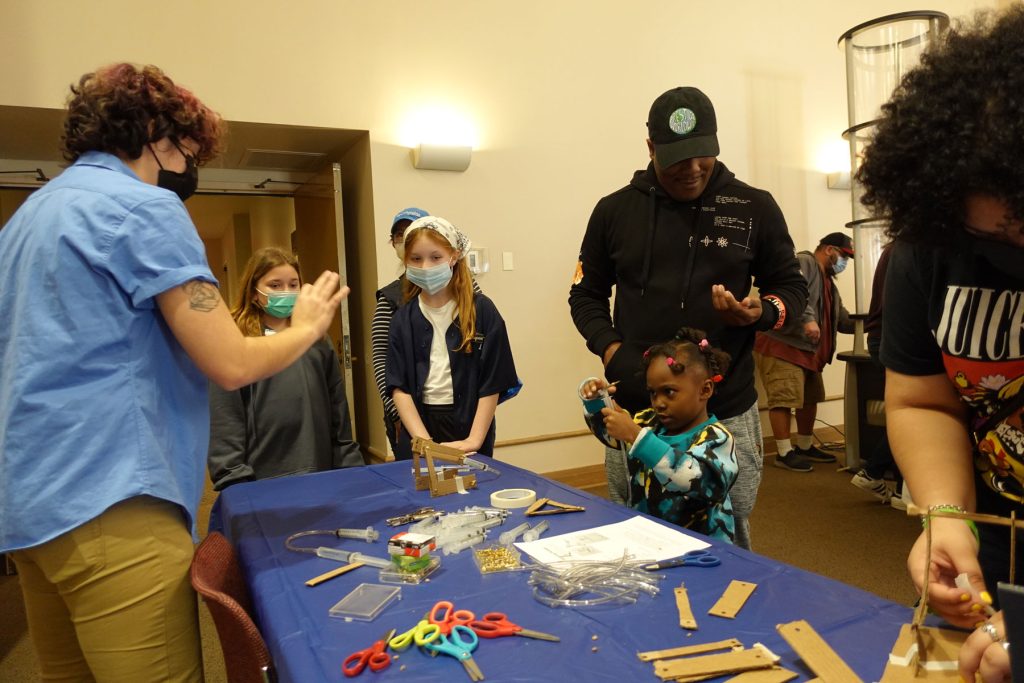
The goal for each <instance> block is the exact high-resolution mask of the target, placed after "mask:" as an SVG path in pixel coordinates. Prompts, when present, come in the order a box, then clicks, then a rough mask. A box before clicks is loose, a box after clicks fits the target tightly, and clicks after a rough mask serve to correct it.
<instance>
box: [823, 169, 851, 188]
mask: <svg viewBox="0 0 1024 683" xmlns="http://www.w3.org/2000/svg"><path fill="white" fill-rule="evenodd" d="M825 182H826V184H827V185H828V189H830V190H849V189H850V172H849V171H836V172H834V173H826V174H825Z"/></svg>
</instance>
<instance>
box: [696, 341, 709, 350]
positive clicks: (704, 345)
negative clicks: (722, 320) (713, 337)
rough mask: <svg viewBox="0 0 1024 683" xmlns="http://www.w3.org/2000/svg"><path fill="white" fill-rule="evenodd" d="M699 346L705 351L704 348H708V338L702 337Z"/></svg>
mask: <svg viewBox="0 0 1024 683" xmlns="http://www.w3.org/2000/svg"><path fill="white" fill-rule="evenodd" d="M697 346H699V347H700V350H701V351H703V350H704V349H706V348H708V340H707V339H701V340H700V343H699V344H697Z"/></svg>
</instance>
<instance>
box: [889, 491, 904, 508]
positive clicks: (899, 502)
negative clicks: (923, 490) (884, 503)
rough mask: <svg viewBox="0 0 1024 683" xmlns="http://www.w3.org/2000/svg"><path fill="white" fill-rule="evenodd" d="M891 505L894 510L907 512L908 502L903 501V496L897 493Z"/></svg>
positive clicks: (890, 501)
mask: <svg viewBox="0 0 1024 683" xmlns="http://www.w3.org/2000/svg"><path fill="white" fill-rule="evenodd" d="M897 493H898V492H897ZM889 505H891V506H892V509H893V510H900V511H902V512H906V511H907V501H905V500H903V496H900V495H897V494H896V493H894V494H893V496H892V498H890V499H889Z"/></svg>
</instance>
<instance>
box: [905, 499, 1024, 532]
mask: <svg viewBox="0 0 1024 683" xmlns="http://www.w3.org/2000/svg"><path fill="white" fill-rule="evenodd" d="M907 515H909V516H911V517H928V516H932V517H948V518H951V519H969V520H971V521H972V522H981V523H982V524H996V525H998V526H1012V527H1015V528H1017V529H1024V520H1020V519H1018V520H1010V519H1007V518H1006V517H1000V516H999V515H986V514H983V513H981V512H947V511H946V510H932V511H929V510H928V508H923V507H921V506H920V505H915V504H913V503H911V504H910V505H908V506H907Z"/></svg>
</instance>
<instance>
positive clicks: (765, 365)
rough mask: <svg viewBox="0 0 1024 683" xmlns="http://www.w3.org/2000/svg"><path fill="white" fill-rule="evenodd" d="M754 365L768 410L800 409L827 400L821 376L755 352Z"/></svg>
mask: <svg viewBox="0 0 1024 683" xmlns="http://www.w3.org/2000/svg"><path fill="white" fill-rule="evenodd" d="M754 363H755V364H756V365H757V372H758V374H759V375H760V377H761V384H763V385H764V391H765V394H766V396H767V399H768V401H767V402H768V408H769V409H770V408H794V409H800V408H804V407H807V406H812V405H815V404H817V403H821V402H822V401H824V400H825V382H824V381H823V380H822V378H821V373H820V372H812V371H810V370H806V369H804V368H802V367H800V366H799V365H794V364H792V363H790V362H788V361H784V360H779V359H778V358H773V357H771V356H765V355H763V354H760V353H758V352H757V351H755V352H754Z"/></svg>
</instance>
